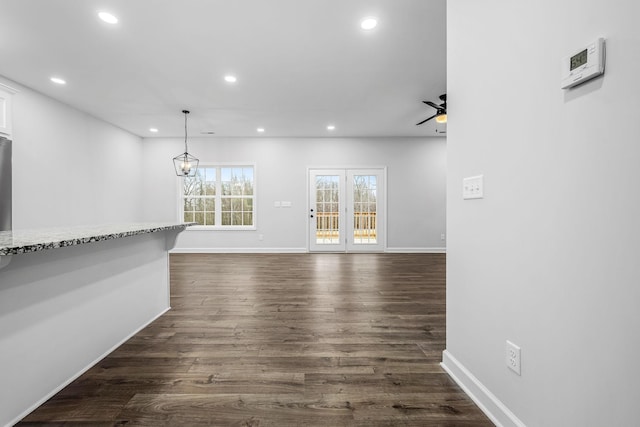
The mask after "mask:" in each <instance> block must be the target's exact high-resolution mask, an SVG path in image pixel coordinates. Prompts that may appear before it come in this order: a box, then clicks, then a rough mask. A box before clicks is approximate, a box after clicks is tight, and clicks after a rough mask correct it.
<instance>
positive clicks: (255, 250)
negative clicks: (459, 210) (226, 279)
mask: <svg viewBox="0 0 640 427" xmlns="http://www.w3.org/2000/svg"><path fill="white" fill-rule="evenodd" d="M384 252H385V253H398V254H411V253H416V254H445V253H447V248H387V249H385V250H384ZM169 253H172V254H305V253H309V250H308V249H307V248H173V249H171V250H170V251H169Z"/></svg>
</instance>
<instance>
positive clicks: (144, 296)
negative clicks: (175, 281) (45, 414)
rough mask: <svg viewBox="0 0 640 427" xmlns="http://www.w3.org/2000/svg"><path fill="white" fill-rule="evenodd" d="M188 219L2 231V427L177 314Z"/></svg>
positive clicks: (0, 264)
mask: <svg viewBox="0 0 640 427" xmlns="http://www.w3.org/2000/svg"><path fill="white" fill-rule="evenodd" d="M189 225H192V224H180V223H177V222H176V223H137V224H135V223H134V224H116V225H101V226H90V227H67V228H55V229H40V230H14V231H11V232H0V254H1V255H2V256H0V366H3V367H6V368H7V369H4V370H3V372H2V374H3V376H2V381H0V426H5V425H13V424H15V423H17V422H18V421H19V420H20V419H22V418H23V417H24V416H25V415H27V414H28V413H29V412H31V411H32V410H33V409H35V408H36V407H38V406H39V405H40V404H42V403H43V402H45V401H46V400H47V399H48V398H50V397H51V396H53V395H54V394H55V393H56V392H58V391H59V390H61V389H62V388H63V387H64V386H65V385H67V384H69V383H70V382H71V381H73V379H74V378H77V377H78V376H79V375H80V374H82V372H84V371H86V370H87V369H89V368H91V367H92V366H93V365H95V364H96V363H97V362H98V361H100V360H101V359H102V358H103V357H104V356H106V355H107V354H109V353H110V352H112V351H113V350H114V349H116V348H117V347H118V346H119V345H121V344H122V343H124V342H125V341H126V340H127V339H128V338H129V337H131V336H133V335H134V334H135V333H136V332H137V331H139V330H141V329H142V328H144V327H145V326H146V325H148V324H149V323H150V322H152V321H153V320H154V319H156V318H158V317H159V316H161V315H162V314H163V313H165V312H166V311H167V310H169V308H170V289H169V250H171V249H172V248H173V246H174V245H175V242H176V239H177V237H178V235H179V234H180V232H182V231H183V230H184V229H185V228H186V227H188V226H189ZM62 248H64V249H62ZM50 249H54V250H50Z"/></svg>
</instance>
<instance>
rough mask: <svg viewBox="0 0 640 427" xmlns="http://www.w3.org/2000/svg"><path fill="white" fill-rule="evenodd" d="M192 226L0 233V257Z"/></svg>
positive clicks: (119, 226)
mask: <svg viewBox="0 0 640 427" xmlns="http://www.w3.org/2000/svg"><path fill="white" fill-rule="evenodd" d="M189 225H192V224H176V223H133V224H109V225H98V226H83V227H65V228H48V229H33V230H13V231H0V256H6V255H17V254H23V253H29V252H38V251H43V250H46V249H56V248H63V247H67V246H76V245H83V244H86V243H93V242H100V241H104V240H112V239H120V238H123V237H129V236H137V235H140V234H147V233H156V232H159V231H167V230H179V231H182V230H184V229H185V228H186V227H188V226H189Z"/></svg>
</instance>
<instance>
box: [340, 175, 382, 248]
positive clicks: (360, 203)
mask: <svg viewBox="0 0 640 427" xmlns="http://www.w3.org/2000/svg"><path fill="white" fill-rule="evenodd" d="M383 180H384V169H360V170H358V169H349V170H347V191H348V194H347V200H348V202H347V203H348V207H349V211H348V212H347V213H348V221H347V222H348V224H347V225H348V226H347V233H348V235H347V244H346V250H347V251H349V252H377V251H383V250H384V236H383V233H384V230H385V227H384V219H385V218H384V212H385V209H384V195H383V191H384V185H383Z"/></svg>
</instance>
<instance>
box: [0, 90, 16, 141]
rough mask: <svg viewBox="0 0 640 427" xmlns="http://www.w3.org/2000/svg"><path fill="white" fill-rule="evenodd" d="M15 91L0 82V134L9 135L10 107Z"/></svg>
mask: <svg viewBox="0 0 640 427" xmlns="http://www.w3.org/2000/svg"><path fill="white" fill-rule="evenodd" d="M16 92H17V91H16V90H15V89H13V88H12V87H9V86H6V85H3V84H2V83H0V135H1V136H11V108H12V99H13V94H15V93H16Z"/></svg>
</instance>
